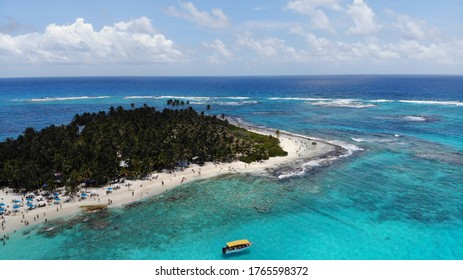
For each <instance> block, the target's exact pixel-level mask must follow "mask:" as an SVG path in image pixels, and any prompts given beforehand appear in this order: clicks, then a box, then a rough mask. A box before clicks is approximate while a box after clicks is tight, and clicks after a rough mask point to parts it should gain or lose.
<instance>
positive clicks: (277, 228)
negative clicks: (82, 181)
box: [0, 76, 463, 260]
mask: <svg viewBox="0 0 463 280" xmlns="http://www.w3.org/2000/svg"><path fill="white" fill-rule="evenodd" d="M169 98H174V99H175V98H176V99H182V100H189V101H190V104H192V106H193V107H194V108H195V109H197V110H199V111H204V110H205V109H206V104H210V105H211V106H212V109H211V111H208V112H207V113H208V114H225V115H227V116H232V117H236V118H239V119H241V120H242V121H244V122H249V123H253V124H255V125H258V126H265V127H271V128H275V129H280V130H285V131H290V132H294V133H299V134H305V135H309V136H314V137H318V138H323V139H327V140H331V141H337V142H342V143H344V144H347V145H350V147H355V149H354V150H355V152H354V153H353V154H352V155H351V156H349V157H344V158H341V159H338V160H335V161H330V162H322V163H319V164H305V165H302V166H299V168H301V169H302V170H303V171H304V172H295V174H298V175H295V176H289V177H285V178H284V179H279V178H276V177H273V176H257V175H256V176H251V175H228V176H223V177H219V178H214V179H211V180H204V181H199V182H193V183H189V184H187V185H183V186H182V187H179V188H176V189H174V190H172V191H170V192H168V193H166V194H164V195H163V196H161V197H151V198H147V199H145V200H143V201H141V202H139V203H135V204H132V205H129V206H127V207H124V208H121V209H115V210H108V211H103V212H99V213H95V214H86V215H85V216H83V215H79V216H74V217H72V218H67V219H63V220H59V221H56V222H54V227H55V229H56V230H54V231H52V232H48V233H43V231H41V227H40V226H39V227H32V228H29V229H27V230H25V231H21V232H17V233H15V234H12V235H11V236H10V240H9V241H8V243H7V244H6V246H3V247H0V259H194V260H209V259H262V260H267V259H285V260H293V259H298V260H299V259H301V260H314V259H315V260H316V259H342V260H351V259H355V260H357V259H360V260H370V259H399V260H402V259H460V260H461V259H463V77H462V76H294V77H165V78H162V77H126V78H122V77H118V78H109V77H108V78H106V77H105V78H97V77H95V78H27V79H26V78H24V79H23V78H21V79H0V140H5V139H6V138H7V137H13V138H14V137H17V135H19V134H21V133H22V131H23V130H24V129H25V128H27V127H33V128H35V129H41V128H43V127H45V126H48V125H51V124H64V123H68V122H70V121H71V120H72V118H73V117H74V115H75V114H78V113H83V112H86V111H90V112H95V111H99V110H107V109H108V108H109V107H110V106H119V105H122V106H124V107H127V108H129V107H130V104H131V103H134V104H135V106H142V105H143V104H144V103H146V104H148V105H150V106H155V107H156V108H159V109H162V108H164V107H165V104H166V100H167V99H169ZM115 226H117V227H118V230H113V228H114V227H115ZM242 238H247V239H250V240H251V241H252V242H253V243H254V246H253V247H252V248H250V249H249V250H247V251H245V252H243V253H241V254H237V255H233V256H227V257H223V256H222V254H221V250H220V249H221V247H222V246H223V245H224V243H225V242H227V241H230V240H235V239H242Z"/></svg>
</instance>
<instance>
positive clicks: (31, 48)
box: [0, 17, 183, 64]
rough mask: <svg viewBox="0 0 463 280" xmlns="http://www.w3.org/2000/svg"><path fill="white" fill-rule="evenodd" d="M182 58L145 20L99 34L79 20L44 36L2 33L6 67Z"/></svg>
mask: <svg viewBox="0 0 463 280" xmlns="http://www.w3.org/2000/svg"><path fill="white" fill-rule="evenodd" d="M182 59H183V54H182V52H181V51H180V50H178V49H177V48H176V47H175V46H174V43H173V42H172V41H171V40H168V39H166V37H165V36H164V35H163V34H159V33H158V32H156V30H155V29H154V27H153V26H152V24H151V21H150V20H149V19H148V18H146V17H141V18H138V19H135V20H131V21H127V22H118V23H115V24H114V25H113V26H105V27H103V28H102V29H101V30H100V31H95V30H94V29H93V26H92V24H90V23H86V22H85V20H84V19H82V18H78V19H76V21H75V22H74V23H72V24H69V25H57V24H50V25H48V26H47V27H46V29H45V32H44V33H38V32H34V33H28V34H23V35H19V36H10V35H6V34H1V33H0V62H2V63H6V64H8V63H10V64H25V63H37V64H40V63H65V64H117V63H119V64H120V63H124V64H153V63H170V62H175V61H178V60H182Z"/></svg>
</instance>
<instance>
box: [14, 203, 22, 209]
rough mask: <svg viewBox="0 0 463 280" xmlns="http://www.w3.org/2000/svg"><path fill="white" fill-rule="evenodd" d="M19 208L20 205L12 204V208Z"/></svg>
mask: <svg viewBox="0 0 463 280" xmlns="http://www.w3.org/2000/svg"><path fill="white" fill-rule="evenodd" d="M19 208H21V206H19V205H18V204H15V205H13V209H19Z"/></svg>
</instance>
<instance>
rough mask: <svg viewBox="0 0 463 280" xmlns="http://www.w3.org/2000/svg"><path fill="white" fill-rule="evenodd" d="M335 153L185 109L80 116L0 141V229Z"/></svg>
mask: <svg viewBox="0 0 463 280" xmlns="http://www.w3.org/2000/svg"><path fill="white" fill-rule="evenodd" d="M179 104H181V103H179V102H171V103H170V105H172V106H178V105H179ZM182 105H183V106H184V105H187V104H186V103H183V104H182ZM342 152H343V149H342V148H341V147H339V146H337V145H334V144H330V143H328V142H325V141H321V140H314V139H311V138H308V137H304V136H301V135H292V134H290V133H288V132H281V131H279V130H270V129H265V128H257V127H251V126H247V127H246V126H245V125H243V124H239V123H238V122H236V121H235V120H233V119H230V118H226V117H225V116H223V115H222V116H215V115H207V114H205V113H204V112H200V113H199V112H197V111H195V110H194V109H193V108H192V107H189V106H188V107H186V108H181V109H179V108H174V109H171V108H164V109H163V110H162V111H158V110H156V109H155V108H154V107H150V106H147V105H144V106H142V107H139V108H135V106H134V105H132V106H131V108H130V109H124V108H123V107H117V108H114V107H111V108H110V109H109V110H108V111H107V112H104V111H100V112H97V113H83V114H80V115H79V114H78V115H75V117H74V118H73V120H72V121H71V122H70V123H69V124H67V125H61V126H55V125H51V126H49V127H46V128H44V129H42V130H40V131H36V130H35V129H33V128H27V129H26V130H25V131H24V133H23V134H22V135H20V136H18V137H17V138H16V139H12V138H8V139H7V140H6V141H4V142H1V143H0V180H1V184H2V191H1V192H0V201H1V202H2V204H3V206H2V213H1V214H2V229H3V230H4V231H5V232H10V231H15V230H17V229H20V228H21V227H24V226H28V225H31V224H38V223H41V222H43V221H45V220H47V221H48V220H50V219H53V218H55V217H63V216H66V215H70V214H75V213H78V212H79V211H81V209H84V210H87V211H89V210H91V211H95V210H99V209H102V208H106V207H117V206H121V205H126V204H128V203H130V202H133V201H136V200H139V199H142V198H145V197H147V196H150V195H158V194H161V193H163V192H165V191H167V190H169V189H171V188H173V187H175V186H178V185H180V184H183V183H186V182H191V181H194V180H198V179H207V178H211V177H214V176H218V175H221V174H227V173H255V172H262V171H263V170H270V169H272V168H275V167H277V166H281V165H284V164H289V163H294V162H296V161H301V160H308V159H316V160H319V159H322V158H326V157H330V156H335V155H339V154H340V153H342ZM283 177H285V176H282V178H283Z"/></svg>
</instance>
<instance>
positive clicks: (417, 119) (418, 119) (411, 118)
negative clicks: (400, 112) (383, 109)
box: [404, 116, 427, 122]
mask: <svg viewBox="0 0 463 280" xmlns="http://www.w3.org/2000/svg"><path fill="white" fill-rule="evenodd" d="M404 120H407V121H411V122H425V121H427V118H426V117H424V116H405V117H404Z"/></svg>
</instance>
